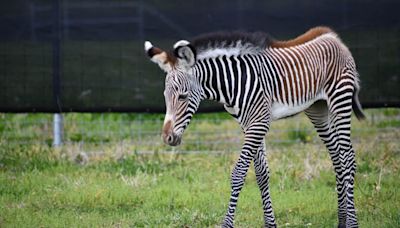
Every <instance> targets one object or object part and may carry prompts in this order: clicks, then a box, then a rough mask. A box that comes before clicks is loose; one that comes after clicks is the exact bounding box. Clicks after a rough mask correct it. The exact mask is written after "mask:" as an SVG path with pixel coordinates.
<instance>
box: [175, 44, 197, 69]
mask: <svg viewBox="0 0 400 228" xmlns="http://www.w3.org/2000/svg"><path fill="white" fill-rule="evenodd" d="M174 54H175V57H176V58H178V62H179V64H181V65H183V66H184V67H185V68H190V67H192V66H193V65H194V64H195V63H196V49H195V48H194V47H193V46H192V45H191V44H190V43H189V41H187V40H180V41H178V42H176V43H175V45H174Z"/></svg>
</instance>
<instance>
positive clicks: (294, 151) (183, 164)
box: [0, 110, 400, 227]
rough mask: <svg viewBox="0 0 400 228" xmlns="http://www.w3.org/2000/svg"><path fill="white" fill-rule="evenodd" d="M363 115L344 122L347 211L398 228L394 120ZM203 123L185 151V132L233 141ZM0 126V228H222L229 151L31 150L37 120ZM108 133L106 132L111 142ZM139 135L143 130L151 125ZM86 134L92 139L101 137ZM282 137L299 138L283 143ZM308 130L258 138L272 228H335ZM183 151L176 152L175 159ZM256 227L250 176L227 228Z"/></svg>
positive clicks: (220, 124) (111, 146)
mask: <svg viewBox="0 0 400 228" xmlns="http://www.w3.org/2000/svg"><path fill="white" fill-rule="evenodd" d="M69 115H70V116H67V117H66V119H67V120H68V118H75V120H74V121H83V120H85V121H88V122H89V123H90V122H92V121H94V122H96V120H97V118H110V119H113V118H116V122H115V123H118V122H119V121H120V120H121V119H120V118H123V120H124V121H125V120H128V119H132V121H133V120H135V118H142V119H146V121H147V120H151V121H150V122H149V123H153V122H152V121H153V120H154V119H157V118H160V117H159V116H156V117H152V116H151V115H142V116H141V117H137V116H136V117H135V116H126V117H121V116H120V115H117V114H112V115H111V116H108V115H106V116H103V117H101V116H100V117H99V116H97V115H92V116H91V117H90V118H89V117H88V116H86V115H82V114H69ZM214 115H215V114H214ZM367 115H368V117H369V120H368V121H367V122H363V123H360V122H357V121H354V122H353V123H354V129H353V139H354V142H355V143H354V147H355V150H356V152H357V163H358V172H357V175H356V188H355V201H356V206H357V209H358V217H359V223H360V227H400V180H399V176H400V143H399V141H398V138H399V136H400V129H399V127H398V126H396V125H395V126H391V125H390V124H389V125H388V126H383V125H382V122H390V121H391V120H398V118H399V116H398V113H397V114H396V112H395V111H380V110H368V112H367ZM372 116H374V120H373V121H372V120H371V117H372ZM213 117H218V118H217V120H215V121H214V122H213V121H207V119H208V118H207V115H204V116H203V115H201V116H199V118H198V119H194V120H193V121H194V122H193V125H191V126H190V127H189V129H188V130H187V132H186V140H187V141H189V142H190V139H188V138H191V137H195V136H196V134H194V131H201V130H204V129H207V130H208V131H213V130H217V129H218V128H223V129H225V130H231V131H240V130H239V129H238V128H237V126H236V125H234V124H233V122H231V121H230V120H226V118H225V116H224V115H223V114H221V116H219V115H215V116H213ZM220 117H221V118H220ZM1 118H2V119H3V120H6V121H3V122H0V126H2V127H0V129H2V132H1V134H2V138H1V140H0V227H214V226H217V225H219V224H220V222H221V221H222V219H223V216H224V214H225V211H226V206H227V203H228V199H229V194H230V180H229V178H230V172H231V169H232V167H233V166H234V164H235V161H236V159H237V156H238V151H239V149H240V147H237V146H236V144H238V143H234V144H233V146H230V147H228V148H226V149H225V152H224V153H218V154H216V153H209V152H204V153H195V154H193V153H192V154H186V153H175V152H171V153H159V152H163V151H164V146H157V147H154V146H153V147H151V148H153V149H154V148H155V150H154V151H155V153H153V154H142V153H140V152H141V151H142V150H143V151H145V150H147V148H146V147H144V146H135V145H127V146H125V147H122V148H120V147H118V145H117V144H118V140H121V139H120V138H119V137H120V136H121V135H123V133H121V134H119V133H118V134H115V135H112V134H110V136H109V141H108V142H106V143H101V144H98V145H97V144H96V143H95V142H96V140H94V142H90V143H88V144H91V146H90V147H84V148H82V147H78V146H76V145H75V144H74V143H69V144H67V145H65V146H64V147H62V148H60V149H54V148H52V147H50V146H49V145H48V144H46V143H39V142H37V143H35V142H34V141H33V140H34V139H35V137H36V138H37V139H38V140H37V141H40V140H46V139H47V140H48V139H49V138H48V136H47V135H48V134H50V133H51V129H50V130H49V129H48V128H46V127H44V125H45V123H43V124H44V125H40V124H37V122H36V123H35V121H38V120H39V119H41V118H39V116H38V115H25V116H23V115H22V116H21V115H11V114H7V115H5V114H2V116H1ZM38 118H39V119H38ZM85 118H89V119H85ZM161 119H162V118H161ZM203 119H204V120H205V121H202V120H203ZM27 120H29V121H27ZM31 120H32V121H31ZM161 121H162V120H161ZM30 122H33V123H32V124H29V123H30ZM71 122H72V121H71ZM107 123H108V125H113V123H114V122H112V121H111V122H107ZM110 123H111V124H110ZM144 123H147V122H144ZM161 123H162V122H161ZM34 125H39V126H34ZM154 125H157V122H155V123H154ZM118 126H120V125H117V126H108V128H109V129H110V131H111V132H113V131H114V130H115V129H114V128H118ZM11 127H12V129H10V128H11ZM141 127H142V128H149V129H150V128H153V126H152V124H149V126H141ZM154 127H155V126H154ZM158 127H160V126H158ZM66 128H67V129H66V131H74V132H77V133H79V132H81V134H82V135H83V137H87V136H86V135H85V134H84V133H82V131H81V130H79V129H81V128H83V126H81V125H79V124H76V125H75V126H68V127H67V126H66ZM94 128H95V129H91V130H92V131H93V132H96V131H97V130H99V131H103V128H100V127H98V129H97V130H96V127H94ZM7 129H8V130H7ZM24 129H25V130H24ZM273 129H275V130H276V131H272V130H273ZM292 129H299V130H298V132H295V133H293V132H292V131H291V130H292ZM309 129H312V127H311V126H310V125H309V124H307V120H306V119H305V118H304V116H298V117H295V118H294V119H288V120H283V121H278V122H276V123H274V124H273V125H272V129H271V131H272V132H271V134H270V135H268V137H267V142H268V141H269V140H270V141H275V142H274V143H272V144H268V143H267V148H268V161H269V163H270V171H271V195H272V201H273V207H274V210H275V215H276V219H277V223H278V225H279V226H286V227H335V226H336V224H337V219H336V206H337V203H336V192H335V177H334V173H333V171H332V165H331V162H330V159H329V156H328V154H327V152H326V150H325V148H324V146H323V145H322V143H320V142H318V141H316V142H314V141H313V140H310V138H309V137H311V139H314V136H315V135H314V132H312V133H311V132H310V133H308V132H309ZM278 130H279V131H278ZM48 131H50V133H48ZM10 132H14V137H18V135H19V134H21V135H25V137H26V138H27V139H29V140H30V141H29V143H26V144H18V143H10V142H12V140H11V141H9V140H7V139H8V138H7V137H8V136H7V137H6V135H10V134H11V133H10ZM272 133H273V134H272ZM128 136H129V135H126V137H128ZM202 137H203V138H201V140H204V141H206V140H209V139H208V138H207V135H205V136H202ZM39 139H40V140H39ZM278 139H282V141H283V142H280V141H277V140H278ZM153 140H154V139H153ZM157 140H160V139H159V137H158V138H157ZM288 140H289V141H288ZM290 140H292V141H293V142H292V141H290ZM14 142H15V140H14ZM185 142H186V141H184V142H183V143H184V144H185ZM185 148H186V149H187V147H185V145H182V147H181V149H180V150H182V151H184V149H185ZM157 151H158V152H157ZM178 151H179V149H178ZM78 153H87V154H89V155H90V156H89V160H88V161H87V162H86V163H84V164H79V163H77V162H76V155H77V154H78ZM262 225H263V212H262V207H261V199H260V193H259V190H258V187H257V184H256V181H255V175H254V171H253V169H252V168H251V169H250V172H249V174H248V176H247V179H246V184H245V186H244V188H243V191H242V193H241V195H240V198H239V205H238V210H237V216H236V226H237V227H262Z"/></svg>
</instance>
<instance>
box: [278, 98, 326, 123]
mask: <svg viewBox="0 0 400 228" xmlns="http://www.w3.org/2000/svg"><path fill="white" fill-rule="evenodd" d="M318 100H326V97H325V95H324V94H320V95H318V96H316V97H315V98H314V99H311V100H308V101H306V102H304V103H302V104H297V105H289V104H282V103H279V102H274V103H272V106H271V117H272V120H279V119H282V118H285V117H288V116H293V115H296V114H297V113H299V112H302V111H304V110H306V109H307V108H308V107H310V106H311V105H312V104H314V102H316V101H318Z"/></svg>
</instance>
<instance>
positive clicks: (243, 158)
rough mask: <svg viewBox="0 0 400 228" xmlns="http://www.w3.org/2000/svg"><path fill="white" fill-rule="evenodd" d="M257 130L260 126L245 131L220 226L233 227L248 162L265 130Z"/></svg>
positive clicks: (252, 156) (259, 143) (260, 143)
mask: <svg viewBox="0 0 400 228" xmlns="http://www.w3.org/2000/svg"><path fill="white" fill-rule="evenodd" d="M258 127H260V126H258ZM259 131H260V128H256V129H255V130H254V131H252V130H251V129H249V130H247V131H246V132H245V141H244V144H243V148H242V152H241V154H240V156H239V160H238V161H237V162H236V165H235V167H234V168H233V170H232V174H231V197H230V200H229V205H228V211H227V213H226V215H225V218H224V221H223V223H222V227H234V218H235V211H236V206H237V202H238V198H239V193H240V191H241V190H242V187H243V184H244V181H245V178H246V175H247V171H248V169H249V166H250V162H251V160H253V158H254V155H255V154H256V152H257V150H258V149H259V147H260V146H261V145H262V141H263V139H264V135H265V132H264V133H260V132H259Z"/></svg>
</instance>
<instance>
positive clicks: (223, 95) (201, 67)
mask: <svg viewBox="0 0 400 228" xmlns="http://www.w3.org/2000/svg"><path fill="white" fill-rule="evenodd" d="M229 59H230V57H226V56H220V57H216V58H206V59H200V60H198V61H197V64H196V67H195V74H196V77H197V78H198V80H199V83H200V85H201V87H202V89H203V91H204V96H203V98H204V99H207V100H213V101H217V102H220V103H222V104H225V105H228V106H230V105H231V103H232V96H233V94H232V92H233V91H232V90H231V84H232V75H231V73H230V71H229V69H228V67H227V66H228V65H229V62H230V60H229Z"/></svg>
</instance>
